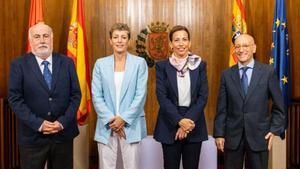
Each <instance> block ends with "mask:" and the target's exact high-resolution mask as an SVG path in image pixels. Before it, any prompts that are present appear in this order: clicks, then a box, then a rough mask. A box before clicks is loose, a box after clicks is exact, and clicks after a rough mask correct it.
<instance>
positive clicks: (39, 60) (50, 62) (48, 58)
mask: <svg viewBox="0 0 300 169" xmlns="http://www.w3.org/2000/svg"><path fill="white" fill-rule="evenodd" d="M34 56H35V59H36V60H37V62H38V64H39V66H41V65H42V62H43V61H44V60H43V59H41V58H40V57H38V56H36V55H34ZM46 61H48V62H49V65H52V54H51V55H50V56H49V57H47V59H46Z"/></svg>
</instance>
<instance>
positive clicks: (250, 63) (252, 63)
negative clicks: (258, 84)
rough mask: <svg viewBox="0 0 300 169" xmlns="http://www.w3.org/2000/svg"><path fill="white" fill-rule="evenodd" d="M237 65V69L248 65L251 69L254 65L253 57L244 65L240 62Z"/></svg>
mask: <svg viewBox="0 0 300 169" xmlns="http://www.w3.org/2000/svg"><path fill="white" fill-rule="evenodd" d="M238 67H239V69H241V68H243V67H250V68H251V69H253V67H254V59H251V61H250V62H249V63H248V65H246V66H244V65H242V64H241V63H240V62H238Z"/></svg>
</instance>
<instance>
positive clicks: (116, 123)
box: [109, 116, 126, 139]
mask: <svg viewBox="0 0 300 169" xmlns="http://www.w3.org/2000/svg"><path fill="white" fill-rule="evenodd" d="M124 125H125V121H124V120H123V119H122V118H121V117H120V116H115V117H113V118H112V119H110V120H109V127H110V128H111V129H112V130H113V131H114V132H115V133H117V135H118V136H119V137H120V138H124V139H126V134H125V130H124Z"/></svg>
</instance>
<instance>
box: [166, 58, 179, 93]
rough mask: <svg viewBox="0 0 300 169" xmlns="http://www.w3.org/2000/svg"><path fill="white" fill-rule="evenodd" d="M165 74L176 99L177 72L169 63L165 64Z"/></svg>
mask: <svg viewBox="0 0 300 169" xmlns="http://www.w3.org/2000/svg"><path fill="white" fill-rule="evenodd" d="M166 73H167V77H168V79H169V82H170V85H171V86H172V89H173V90H174V92H175V95H176V97H177V98H178V86H177V71H176V69H175V68H174V67H173V66H172V65H171V64H170V62H167V65H166Z"/></svg>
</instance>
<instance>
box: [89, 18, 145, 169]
mask: <svg viewBox="0 0 300 169" xmlns="http://www.w3.org/2000/svg"><path fill="white" fill-rule="evenodd" d="M109 35H110V44H111V46H112V48H113V55H110V56H107V57H104V58H100V59H98V60H97V61H96V64H95V66H94V70H93V79H92V96H93V104H94V108H95V111H96V113H97V125H96V131H95V138H94V139H95V140H96V141H97V142H98V152H99V169H116V160H117V152H118V144H119V145H120V146H119V147H120V149H121V154H122V159H123V167H124V169H138V161H139V158H138V157H139V151H138V149H139V142H140V141H141V140H142V139H143V138H144V137H146V135H147V131H146V122H145V112H144V105H145V100H146V94H147V79H148V67H147V63H146V61H145V60H144V59H143V58H140V57H137V56H134V55H132V54H130V53H128V52H127V48H128V42H129V39H130V29H129V27H128V26H127V25H126V24H122V23H117V24H114V25H113V26H112V28H111V30H110V32H109Z"/></svg>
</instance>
